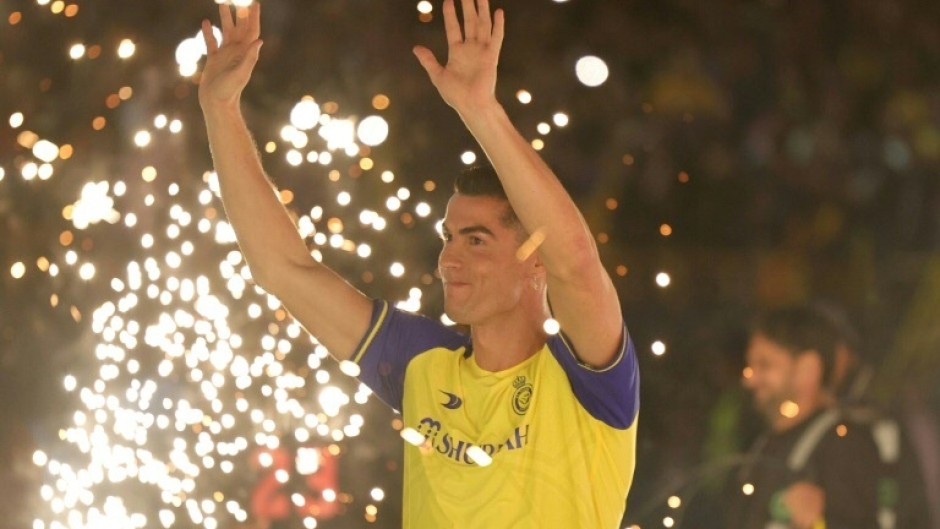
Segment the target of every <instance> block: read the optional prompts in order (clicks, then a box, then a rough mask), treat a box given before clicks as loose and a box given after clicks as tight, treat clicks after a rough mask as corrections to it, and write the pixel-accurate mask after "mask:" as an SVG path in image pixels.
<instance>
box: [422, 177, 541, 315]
mask: <svg viewBox="0 0 940 529" xmlns="http://www.w3.org/2000/svg"><path fill="white" fill-rule="evenodd" d="M508 207H509V205H508V203H507V202H506V201H504V200H500V199H498V198H494V197H485V196H467V195H461V194H459V193H457V194H455V195H454V196H452V197H451V199H450V201H449V202H448V203H447V214H446V215H445V218H444V225H443V226H442V230H441V231H442V233H441V236H442V238H443V244H444V247H443V248H442V249H441V255H440V257H439V259H438V267H439V269H440V273H441V280H442V282H443V284H444V311H445V312H446V313H447V316H448V317H450V319H452V320H454V321H456V322H458V323H462V324H466V325H476V324H480V323H483V322H486V321H487V320H490V319H492V318H494V317H499V316H501V315H506V314H507V313H508V312H511V311H513V310H519V309H520V301H521V299H522V296H523V294H524V293H525V290H524V289H526V288H532V287H531V285H532V277H533V270H534V267H533V264H532V261H533V260H534V259H535V257H534V256H530V257H529V258H528V259H526V260H525V261H519V260H518V259H517V258H516V250H517V249H518V247H519V243H520V232H519V230H518V229H516V228H513V227H509V226H506V225H505V223H504V222H503V218H504V216H505V215H506V212H507V208H508Z"/></svg>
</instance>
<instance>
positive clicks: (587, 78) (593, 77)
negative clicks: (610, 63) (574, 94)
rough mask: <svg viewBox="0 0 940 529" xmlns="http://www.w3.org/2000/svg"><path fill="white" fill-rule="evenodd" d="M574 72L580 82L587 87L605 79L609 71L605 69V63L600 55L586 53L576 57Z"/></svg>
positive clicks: (602, 82)
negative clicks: (578, 57) (583, 55)
mask: <svg viewBox="0 0 940 529" xmlns="http://www.w3.org/2000/svg"><path fill="white" fill-rule="evenodd" d="M575 74H576V75H577V76H578V81H581V84H583V85H585V86H589V87H592V88H593V87H597V86H600V85H602V84H604V82H605V81H607V77H608V75H609V74H610V71H609V70H608V69H607V63H605V62H604V60H603V59H601V58H600V57H595V56H593V55H587V56H585V57H581V58H580V59H578V62H577V63H575Z"/></svg>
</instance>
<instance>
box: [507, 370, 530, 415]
mask: <svg viewBox="0 0 940 529" xmlns="http://www.w3.org/2000/svg"><path fill="white" fill-rule="evenodd" d="M512 385H513V387H515V388H516V391H515V392H514V393H513V394H512V411H514V412H516V413H517V414H519V415H525V412H527V411H528V410H529V404H531V403H532V391H533V389H532V384H529V383H528V382H526V379H525V376H522V375H520V376H518V377H516V380H514V381H513V383H512Z"/></svg>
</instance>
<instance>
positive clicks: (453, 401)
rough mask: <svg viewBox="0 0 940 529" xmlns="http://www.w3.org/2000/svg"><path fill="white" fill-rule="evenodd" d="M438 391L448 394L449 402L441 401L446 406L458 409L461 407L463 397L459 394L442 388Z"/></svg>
mask: <svg viewBox="0 0 940 529" xmlns="http://www.w3.org/2000/svg"><path fill="white" fill-rule="evenodd" d="M438 391H440V392H441V393H443V394H445V395H447V402H442V403H441V404H443V405H444V407H445V408H447V409H450V410H456V409H457V408H459V407H460V405H461V404H463V399H461V398H460V397H458V396H457V395H454V394H453V393H448V392H446V391H444V390H443V389H440V390H438Z"/></svg>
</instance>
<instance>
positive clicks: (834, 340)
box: [751, 305, 846, 387]
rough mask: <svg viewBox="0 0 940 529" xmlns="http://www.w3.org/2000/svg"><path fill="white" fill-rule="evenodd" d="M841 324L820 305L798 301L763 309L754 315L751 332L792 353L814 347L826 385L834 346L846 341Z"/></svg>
mask: <svg viewBox="0 0 940 529" xmlns="http://www.w3.org/2000/svg"><path fill="white" fill-rule="evenodd" d="M840 327H841V326H840V325H839V324H838V322H836V321H834V319H833V318H832V317H831V315H830V314H828V313H827V312H826V311H824V310H821V309H820V308H819V307H816V306H812V305H800V306H795V307H783V308H777V309H773V310H769V311H767V312H764V313H763V314H761V315H759V316H758V317H757V318H756V319H755V321H754V323H753V325H752V327H751V332H752V333H753V334H761V335H763V336H765V337H766V338H768V339H769V340H770V341H772V342H774V343H776V344H778V345H780V346H782V347H784V348H786V349H787V350H788V351H789V352H790V354H791V355H793V356H796V355H798V354H801V353H804V352H806V351H810V350H812V351H816V352H817V353H818V354H819V358H820V360H821V361H822V366H823V379H822V382H823V385H824V386H826V387H828V386H830V385H831V383H832V374H833V368H834V364H835V357H836V348H837V347H838V346H839V345H841V344H843V343H845V341H846V336H843V332H842V329H841V328H840Z"/></svg>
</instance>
